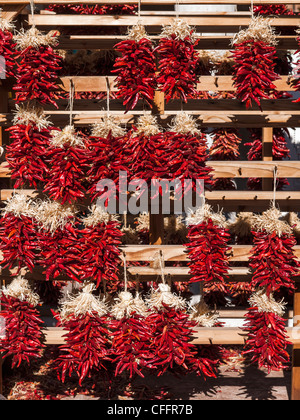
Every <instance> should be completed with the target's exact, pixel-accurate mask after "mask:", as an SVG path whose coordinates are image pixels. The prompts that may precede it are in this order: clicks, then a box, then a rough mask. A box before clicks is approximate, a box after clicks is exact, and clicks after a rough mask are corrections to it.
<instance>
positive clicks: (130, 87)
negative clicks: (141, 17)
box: [112, 24, 156, 112]
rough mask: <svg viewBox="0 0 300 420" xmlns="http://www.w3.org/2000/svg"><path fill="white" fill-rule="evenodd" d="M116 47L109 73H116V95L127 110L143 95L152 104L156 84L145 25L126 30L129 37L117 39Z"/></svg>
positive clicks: (152, 55)
mask: <svg viewBox="0 0 300 420" xmlns="http://www.w3.org/2000/svg"><path fill="white" fill-rule="evenodd" d="M115 50H116V51H117V52H118V53H120V54H121V57H118V58H117V59H116V62H115V64H114V70H113V71H112V73H116V74H117V78H116V87H117V88H118V92H117V97H119V98H122V99H123V105H124V106H125V107H126V112H128V111H129V110H132V109H134V108H135V107H136V105H137V103H138V101H139V99H143V100H144V101H145V102H146V103H147V104H149V105H150V106H151V107H152V105H153V100H154V94H155V88H156V76H155V72H156V64H155V55H154V48H153V45H152V42H151V40H150V39H149V38H148V36H147V34H146V32H145V28H144V27H143V26H142V25H141V24H138V25H137V26H135V27H133V28H131V29H130V30H129V32H128V39H126V40H124V41H121V42H119V43H118V44H117V45H116V46H115Z"/></svg>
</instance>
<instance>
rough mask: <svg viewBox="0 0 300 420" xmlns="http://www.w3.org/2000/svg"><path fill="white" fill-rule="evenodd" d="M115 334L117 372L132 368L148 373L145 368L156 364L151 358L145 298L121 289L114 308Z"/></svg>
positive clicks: (132, 372) (133, 372)
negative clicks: (153, 363) (152, 363)
mask: <svg viewBox="0 0 300 420" xmlns="http://www.w3.org/2000/svg"><path fill="white" fill-rule="evenodd" d="M110 314H111V316H112V317H113V319H112V321H111V323H110V330H111V334H112V337H113V339H112V346H111V354H112V358H113V362H114V363H115V364H116V369H115V376H118V375H121V374H122V372H126V371H127V372H129V375H130V378H132V377H133V376H135V375H138V376H141V377H142V378H143V377H144V374H143V370H145V369H146V368H148V369H150V368H152V365H151V362H149V360H150V359H151V358H152V353H151V351H149V346H150V340H151V334H150V332H149V328H148V325H147V323H146V321H145V316H146V314H147V308H146V306H145V304H144V302H143V301H142V299H141V298H140V297H139V296H138V295H137V296H136V297H135V298H134V297H133V295H132V294H131V293H130V292H127V291H125V292H121V293H120V294H119V295H118V297H117V299H116V303H115V304H114V306H113V307H112V309H111V311H110Z"/></svg>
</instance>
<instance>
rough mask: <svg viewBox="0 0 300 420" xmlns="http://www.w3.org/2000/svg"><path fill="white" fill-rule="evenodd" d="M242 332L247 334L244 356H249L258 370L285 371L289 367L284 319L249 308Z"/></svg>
mask: <svg viewBox="0 0 300 420" xmlns="http://www.w3.org/2000/svg"><path fill="white" fill-rule="evenodd" d="M243 330H244V331H245V332H247V333H248V338H247V341H246V345H245V350H244V352H243V354H244V355H250V356H251V362H252V363H258V366H259V368H266V369H268V372H269V373H270V372H271V371H272V370H275V371H276V370H281V369H286V368H287V367H288V365H289V363H288V362H289V354H288V352H287V351H286V349H287V346H288V344H291V343H289V342H288V341H287V334H286V330H285V319H283V318H282V317H281V316H279V315H278V314H276V313H272V312H261V311H260V310H259V309H258V308H257V307H255V306H254V307H251V308H249V309H248V312H247V314H246V323H245V326H244V327H243Z"/></svg>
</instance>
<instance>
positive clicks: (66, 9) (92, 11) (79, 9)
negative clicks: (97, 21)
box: [46, 4, 137, 15]
mask: <svg viewBox="0 0 300 420" xmlns="http://www.w3.org/2000/svg"><path fill="white" fill-rule="evenodd" d="M46 10H50V11H51V12H55V13H67V14H79V15H134V14H136V11H137V6H136V5H127V4H111V5H99V4H96V5H95V6H88V5H85V4H79V5H78V6H77V5H72V4H65V5H63V4H50V5H49V6H48V7H47V8H46Z"/></svg>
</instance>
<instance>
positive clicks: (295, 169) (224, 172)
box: [207, 160, 300, 198]
mask: <svg viewBox="0 0 300 420" xmlns="http://www.w3.org/2000/svg"><path fill="white" fill-rule="evenodd" d="M207 166H210V167H212V168H213V176H214V178H249V177H250V178H251V177H253V176H255V177H256V178H274V170H275V168H277V177H278V178H300V161H285V160H284V161H268V162H265V161H208V162H207ZM299 198H300V196H299Z"/></svg>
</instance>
